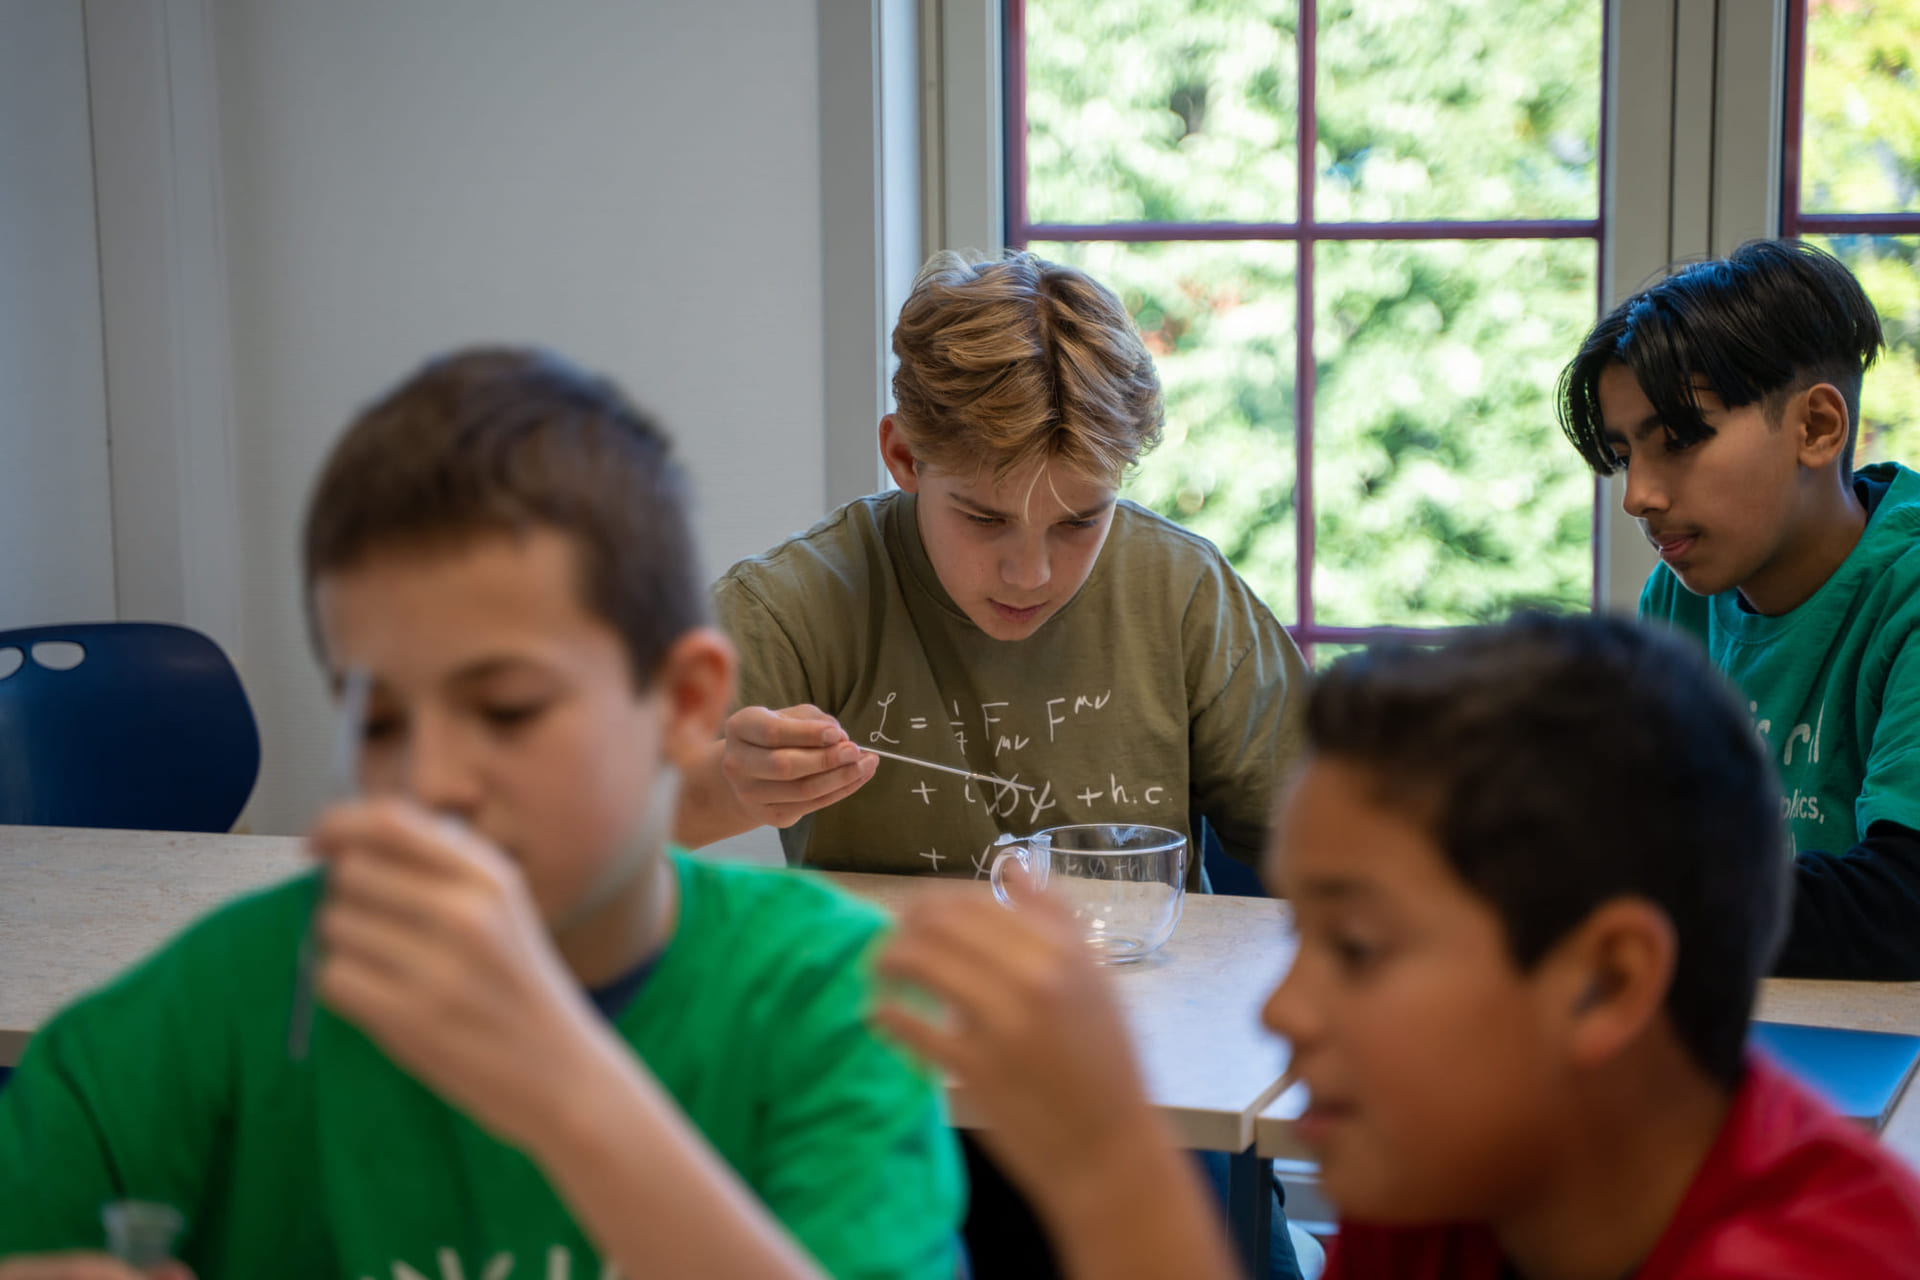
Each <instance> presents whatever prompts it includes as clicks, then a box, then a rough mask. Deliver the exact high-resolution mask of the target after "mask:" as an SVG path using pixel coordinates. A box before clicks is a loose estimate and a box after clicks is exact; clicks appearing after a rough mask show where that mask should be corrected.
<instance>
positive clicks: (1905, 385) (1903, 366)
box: [1807, 236, 1920, 466]
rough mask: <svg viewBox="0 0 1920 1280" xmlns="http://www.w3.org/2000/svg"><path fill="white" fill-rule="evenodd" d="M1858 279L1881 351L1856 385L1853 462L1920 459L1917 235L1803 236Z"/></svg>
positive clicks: (1919, 246)
mask: <svg viewBox="0 0 1920 1280" xmlns="http://www.w3.org/2000/svg"><path fill="white" fill-rule="evenodd" d="M1807 239H1808V240H1809V241H1810V242H1812V243H1813V244H1817V245H1819V246H1820V247H1821V248H1822V249H1825V250H1826V251H1827V252H1829V253H1831V254H1833V255H1834V256H1835V257H1837V258H1839V259H1840V261H1842V262H1844V263H1846V264H1847V268H1848V269H1849V270H1850V271H1852V272H1853V274H1854V275H1856V276H1858V277H1859V278H1860V285H1861V287H1862V288H1864V289H1865V290H1866V291H1867V297H1869V298H1871V299H1873V306H1874V310H1876V311H1878V312H1879V313H1880V328H1881V331H1882V332H1883V333H1884V334H1885V335H1886V338H1887V350H1886V354H1884V355H1882V356H1881V357H1880V360H1879V362H1878V363H1877V364H1875V365H1874V366H1873V368H1871V369H1869V370H1867V376H1866V381H1865V383H1864V384H1863V385H1862V387H1861V389H1860V435H1859V438H1858V439H1857V440H1856V441H1855V442H1854V446H1853V461H1854V465H1855V466H1860V465H1864V464H1865V463H1869V462H1892V461H1898V462H1907V463H1912V462H1915V461H1916V460H1920V236H1808V237H1807Z"/></svg>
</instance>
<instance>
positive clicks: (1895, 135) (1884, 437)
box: [1800, 0, 1920, 464]
mask: <svg viewBox="0 0 1920 1280" xmlns="http://www.w3.org/2000/svg"><path fill="white" fill-rule="evenodd" d="M1805 99H1806V101H1805V111H1806V115H1805V121H1804V124H1803V133H1802V140H1801V149H1800V154H1801V187H1800V190H1801V200H1802V205H1803V208H1804V209H1805V210H1806V211H1807V212H1809V213H1908V212H1914V211H1916V210H1920V0H1812V3H1810V4H1809V5H1808V13H1807V72H1806V91H1805ZM1807 238H1808V239H1809V240H1811V241H1813V242H1814V243H1815V244H1818V245H1819V246H1820V247H1822V248H1823V249H1826V250H1828V251H1829V252H1831V253H1833V254H1834V255H1835V256H1836V257H1838V258H1839V259H1840V260H1841V261H1842V262H1844V263H1846V264H1847V266H1848V267H1850V268H1852V270H1853V273H1854V274H1855V275H1857V276H1858V277H1859V278H1860V283H1861V285H1862V286H1863V287H1864V288H1865V289H1866V291H1867V296H1868V297H1869V298H1872V299H1873V304H1874V307H1875V308H1876V309H1877V310H1878V311H1879V312H1880V321H1881V325H1882V327H1883V328H1884V330H1885V332H1886V336H1887V354H1886V355H1885V356H1884V357H1882V359H1881V362H1880V363H1879V364H1878V365H1876V366H1874V368H1873V369H1872V370H1871V371H1869V372H1868V374H1867V378H1866V386H1865V389H1864V390H1863V391H1862V393H1861V404H1860V440H1859V443H1858V444H1857V445H1856V446H1855V449H1854V453H1855V460H1856V461H1858V462H1875V461H1881V460H1885V459H1892V458H1897V459H1899V460H1900V461H1902V462H1906V463H1909V464H1912V463H1920V237H1915V236H1809V237H1807Z"/></svg>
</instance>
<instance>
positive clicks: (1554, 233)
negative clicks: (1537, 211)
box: [1002, 0, 1611, 657]
mask: <svg viewBox="0 0 1920 1280" xmlns="http://www.w3.org/2000/svg"><path fill="white" fill-rule="evenodd" d="M1003 2H1004V5H1005V8H1004V10H1003V24H1004V25H1003V30H1004V32H1005V39H1004V45H1003V48H1004V57H1005V71H1004V79H1003V84H1004V94H1005V104H1006V105H1005V108H1004V119H1005V127H1006V133H1005V138H1004V140H1003V143H1002V146H1003V155H1004V157H1005V161H1004V163H1005V173H1006V177H1005V179H1004V189H1005V191H1006V202H1007V203H1006V211H1005V214H1004V219H1005V221H1004V226H1005V228H1006V231H1005V240H1006V243H1007V244H1008V245H1009V246H1010V247H1012V248H1025V247H1026V246H1027V245H1028V244H1029V243H1030V242H1032V241H1034V240H1045V241H1058V242H1068V243H1088V242H1120V243H1128V244H1142V243H1156V244H1157V243H1196V242H1216V243H1218V242H1227V243H1249V242H1254V241H1266V242H1281V243H1290V244H1292V245H1293V246H1294V263H1295V266H1294V337H1293V342H1294V405H1295V417H1294V423H1293V442H1292V448H1293V454H1294V497H1293V519H1294V584H1293V590H1294V602H1293V603H1294V621H1293V623H1292V624H1291V625H1290V626H1289V627H1288V628H1287V629H1288V631H1289V632H1290V633H1291V634H1292V635H1293V637H1294V640H1295V642H1296V643H1298V644H1299V645H1300V647H1301V648H1302V650H1304V651H1306V652H1307V653H1308V655H1309V657H1311V654H1312V650H1313V647H1314V646H1315V645H1317V644H1353V643H1364V642H1367V641H1372V640H1380V639H1388V638H1400V639H1415V640H1418V639H1430V638H1433V637H1435V636H1440V635H1445V634H1447V633H1448V632H1450V631H1454V630H1457V629H1458V628H1456V627H1408V626H1364V627H1354V626H1330V625H1327V624H1324V623H1320V622H1318V621H1316V620H1315V617H1314V591H1313V578H1314V562H1315V557H1314V549H1315V540H1316V533H1317V530H1316V525H1315V520H1316V508H1315V505H1314V486H1313V473H1314V453H1313V447H1314V435H1313V432H1314V418H1315V397H1316V394H1317V389H1318V388H1317V375H1318V361H1317V360H1316V359H1315V357H1314V355H1313V346H1314V268H1315V254H1314V249H1315V247H1316V246H1317V245H1318V244H1320V243H1322V242H1326V241H1333V242H1337V241H1360V242H1366V243H1404V242H1418V241H1441V240H1444V241H1490V240H1591V241H1593V242H1594V249H1595V272H1594V280H1595V298H1594V303H1595V316H1594V318H1595V319H1598V318H1599V315H1600V310H1601V308H1602V307H1604V305H1605V303H1606V296H1605V285H1604V281H1605V278H1606V277H1605V272H1604V270H1603V263H1604V259H1605V255H1606V243H1607V242H1606V235H1605V231H1606V207H1605V200H1604V192H1605V191H1606V186H1607V154H1608V146H1607V143H1608V138H1607V130H1608V110H1607V108H1608V105H1609V104H1608V80H1609V77H1608V75H1607V73H1606V68H1607V62H1608V52H1609V50H1608V43H1609V39H1610V31H1611V24H1610V23H1608V22H1607V21H1606V18H1605V14H1604V13H1603V14H1601V15H1600V16H1601V24H1600V25H1601V34H1600V42H1601V47H1600V65H1601V75H1600V102H1599V138H1598V144H1599V145H1598V148H1597V154H1596V166H1597V169H1598V174H1597V177H1598V181H1597V183H1596V202H1595V203H1596V206H1597V207H1596V208H1595V210H1594V216H1593V217H1591V218H1509V219H1397V220H1392V221H1383V222H1351V221H1349V222H1322V221H1320V220H1319V219H1318V218H1317V216H1316V214H1315V194H1316V191H1315V188H1316V187H1317V185H1318V178H1319V176H1320V175H1319V171H1318V166H1317V164H1316V163H1315V158H1316V154H1317V148H1318V140H1319V138H1318V132H1319V118H1318V84H1319V61H1318V45H1319V39H1318V37H1319V0H1295V3H1296V4H1297V5H1298V14H1299V17H1298V20H1297V26H1296V28H1295V32H1296V34H1295V41H1294V43H1295V53H1296V57H1297V66H1296V68H1295V70H1296V73H1297V75H1296V81H1295V84H1296V88H1295V93H1296V97H1295V122H1294V129H1295V132H1294V143H1295V148H1296V153H1297V154H1296V156H1295V163H1296V165H1297V169H1298V173H1297V179H1296V190H1297V194H1296V197H1295V198H1296V201H1297V208H1296V216H1295V218H1294V220H1293V221H1291V222H1259V223H1248V222H1116V223H1054V222H1035V221H1032V220H1030V219H1029V217H1028V210H1027V200H1026V177H1027V167H1026V132H1027V127H1026V126H1027V118H1026V109H1025V108H1026V103H1025V87H1026V22H1025V15H1026V5H1027V0H1003ZM1600 500H1601V494H1600V490H1599V487H1598V485H1597V484H1596V486H1595V489H1594V513H1595V514H1594V518H1593V521H1592V538H1591V551H1590V555H1591V557H1592V577H1591V580H1590V583H1589V587H1588V603H1589V605H1598V603H1599V587H1600V582H1601V567H1602V566H1601V560H1600V551H1599V547H1600V538H1601V524H1600V520H1599V509H1600Z"/></svg>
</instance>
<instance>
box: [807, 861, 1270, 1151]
mask: <svg viewBox="0 0 1920 1280" xmlns="http://www.w3.org/2000/svg"><path fill="white" fill-rule="evenodd" d="M828 878H829V879H831V880H833V881H835V882H836V883H838V884H840V885H843V886H844V887H845V888H846V889H847V890H848V891H849V892H850V893H854V894H857V895H858V896H860V897H863V898H866V899H868V900H870V901H872V902H875V903H877V904H879V905H880V906H881V907H883V908H886V909H888V910H890V911H897V910H899V908H900V907H902V906H903V905H904V904H906V903H907V902H909V901H911V900H912V898H913V897H915V896H916V895H918V894H922V893H925V892H928V891H929V890H937V889H943V888H944V889H960V890H965V891H969V892H978V893H985V892H987V887H986V886H985V885H984V884H978V883H968V882H966V881H958V882H955V881H951V880H932V879H928V878H925V877H917V876H876V875H846V874H833V875H830V876H829V877H828ZM1285 923H1286V913H1285V909H1284V908H1283V907H1282V906H1281V904H1280V903H1278V902H1275V901H1273V900H1272V899H1270V898H1225V897H1212V896H1208V895H1202V894H1188V895H1187V898H1186V905H1185V907H1184V908H1183V910H1182V912H1181V916H1180V924H1179V926H1178V927H1177V928H1176V929H1174V931H1173V937H1171V938H1170V939H1168V940H1167V944H1166V945H1165V946H1163V947H1162V948H1160V950H1159V951H1157V952H1155V953H1154V954H1153V955H1151V956H1148V957H1147V958H1146V959H1144V960H1140V961H1137V962H1135V963H1133V964H1124V965H1113V966H1111V967H1110V968H1108V969H1107V973H1108V974H1109V975H1110V976H1111V979H1112V984H1113V991H1114V993H1115V994H1116V995H1117V996H1118V997H1119V999H1120V1004H1121V1007H1122V1008H1123V1009H1124V1010H1125V1011H1126V1015H1127V1022H1128V1025H1129V1027H1130V1029H1131V1030H1132V1032H1133V1043H1134V1050H1135V1052H1136V1053H1137V1054H1138V1055H1139V1057H1140V1062H1141V1071H1142V1075H1143V1076H1144V1077H1145V1080H1146V1085H1147V1095H1148V1097H1150V1098H1151V1099H1152V1100H1153V1102H1154V1105H1155V1106H1157V1107H1158V1108H1159V1109H1160V1111H1161V1113H1162V1114H1163V1115H1165V1116H1166V1117H1167V1119H1168V1120H1169V1121H1171V1122H1172V1124H1173V1126H1174V1130H1175V1132H1176V1133H1177V1134H1178V1135H1179V1137H1180V1139H1181V1141H1182V1142H1184V1143H1186V1145H1188V1146H1189V1147H1193V1148H1195V1149H1197V1150H1208V1151H1244V1150H1246V1148H1247V1147H1249V1146H1251V1145H1252V1143H1253V1125H1254V1120H1255V1118H1256V1117H1257V1116H1258V1115H1259V1113H1260V1111H1261V1109H1262V1108H1263V1107H1265V1106H1266V1104H1267V1103H1268V1101H1269V1100H1271V1099H1272V1097H1273V1096H1274V1093H1275V1091H1276V1090H1277V1089H1278V1087H1279V1084H1280V1076H1281V1073H1282V1072H1283V1071H1284V1070H1285V1069H1286V1061H1287V1050H1286V1046H1285V1045H1284V1044H1283V1043H1282V1042H1281V1041H1279V1040H1277V1039H1275V1038H1274V1036H1273V1034H1272V1033H1271V1032H1269V1031H1267V1030H1266V1029H1265V1028H1264V1027H1262V1026H1261V1025H1260V1007H1261V1005H1263V1004H1264V1003H1265V1002H1266V998H1267V993H1268V992H1269V991H1271V990H1272V989H1273V985H1274V983H1276V982H1277V981H1279V979H1280V975H1281V974H1282V973H1284V972H1285V971H1286V968H1287V966H1288V965H1289V964H1290V963H1292V961H1293V941H1292V938H1291V937H1290V935H1289V934H1288V933H1287V931H1286V929H1285ZM949 1100H950V1102H951V1106H952V1111H953V1115H954V1122H955V1123H956V1124H958V1125H961V1126H962V1127H971V1125H972V1123H973V1120H974V1117H973V1115H972V1114H971V1112H970V1108H969V1107H968V1105H967V1100H966V1095H965V1093H964V1092H963V1091H959V1090H956V1091H954V1092H953V1093H952V1094H950V1095H949Z"/></svg>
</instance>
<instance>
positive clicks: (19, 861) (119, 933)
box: [0, 826, 308, 1067]
mask: <svg viewBox="0 0 1920 1280" xmlns="http://www.w3.org/2000/svg"><path fill="white" fill-rule="evenodd" d="M306 865H308V864H307V859H306V855H305V854H304V853H303V852H302V842H301V841H299V840H297V839H294V838H291V837H287V836H233V835H215V836H209V835H200V834H197V833H193V832H178V831H102V830H92V829H86V828H77V827H7V826H0V1067H10V1066H12V1065H14V1064H15V1063H17V1062H19V1061H20V1055H21V1054H22V1053H24V1052H26V1048H27V1040H28V1038H29V1037H31V1036H32V1035H33V1033H34V1032H35V1031H36V1030H38V1029H39V1028H40V1026H41V1025H42V1024H44V1023H45V1022H46V1021H47V1020H48V1019H49V1018H51V1017H52V1016H53V1015H54V1014H55V1013H57V1012H59V1010H60V1009H62V1008H63V1007H65V1006H66V1005H68V1004H70V1003H72V1002H73V1000H74V999H76V998H77V997H79V996H81V995H84V994H85V993H86V992H88V991H91V990H93V989H94V988H95V987H98V986H100V985H102V984H103V983H105V982H106V981H107V980H108V979H110V978H112V977H114V975H116V974H118V973H119V972H120V971H121V970H123V969H126V968H128V967H129V966H131V965H132V964H133V963H134V962H135V961H137V960H139V959H140V958H141V957H143V956H145V955H147V954H148V953H149V952H151V951H153V950H155V949H156V948H158V947H159V946H160V944H162V943H164V942H166V941H167V940H168V939H169V938H171V937H173V936H174V935H175V934H177V933H179V932H180V931H181V930H182V929H184V928H185V927H186V926H187V925H189V924H191V923H192V922H193V921H194V920H196V919H198V918H199V917H201V916H203V915H205V914H206V913H207V912H208V911H211V910H212V909H213V908H214V907H217V906H219V905H220V904H221V903H223V902H226V901H227V900H228V899H230V898H234V897H237V896H239V895H240V894H243V893H247V892H249V891H251V890H254V889H259V888H262V887H264V886H266V885H269V884H272V883H274V882H275V881H277V880H283V879H285V878H286V877H288V876H290V875H293V874H296V873H297V872H299V871H300V870H301V869H302V868H303V867H305V866H306Z"/></svg>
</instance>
